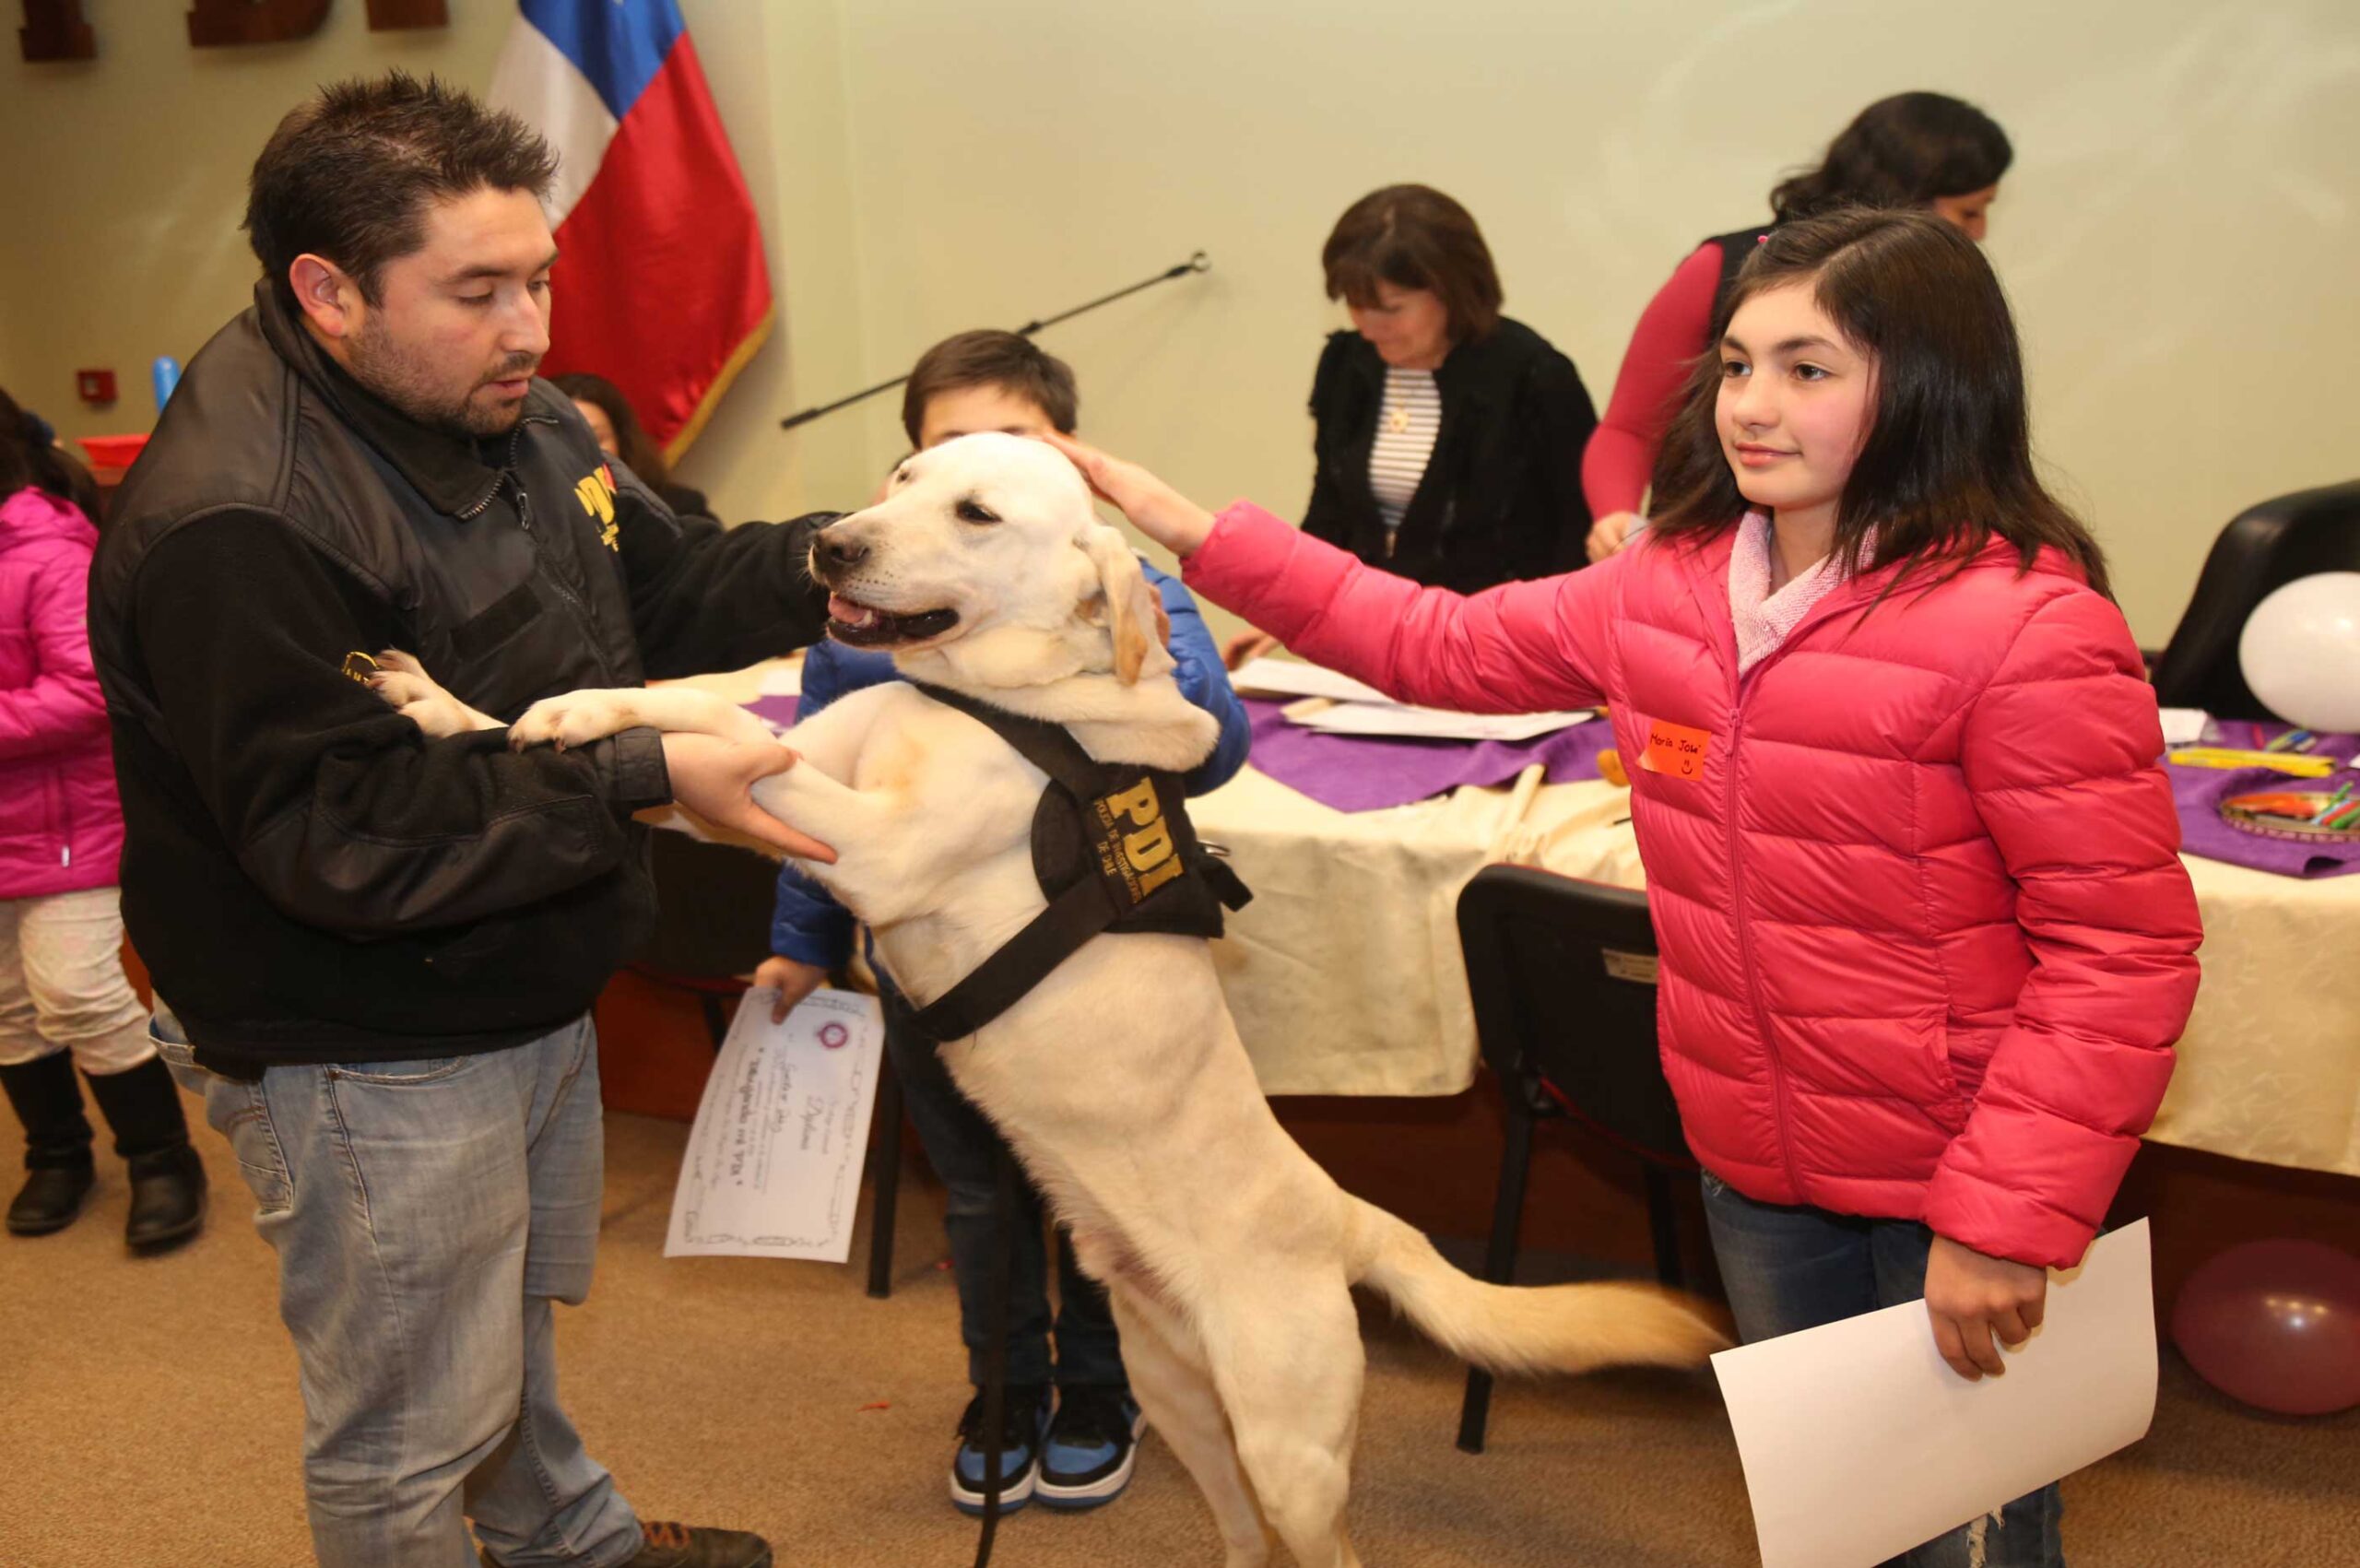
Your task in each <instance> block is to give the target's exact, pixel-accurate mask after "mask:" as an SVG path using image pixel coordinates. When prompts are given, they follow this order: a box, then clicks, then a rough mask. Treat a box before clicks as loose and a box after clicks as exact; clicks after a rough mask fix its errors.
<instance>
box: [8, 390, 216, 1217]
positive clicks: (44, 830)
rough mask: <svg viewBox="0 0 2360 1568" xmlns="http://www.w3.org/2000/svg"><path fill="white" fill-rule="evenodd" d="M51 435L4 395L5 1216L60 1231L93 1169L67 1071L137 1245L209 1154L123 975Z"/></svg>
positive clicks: (90, 544) (109, 842) (80, 554)
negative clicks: (95, 1127)
mask: <svg viewBox="0 0 2360 1568" xmlns="http://www.w3.org/2000/svg"><path fill="white" fill-rule="evenodd" d="M53 442H54V438H53V436H52V434H51V432H50V430H49V427H48V426H47V425H45V424H43V423H41V421H40V420H39V419H35V418H33V417H31V416H30V415H28V414H26V413H24V412H23V411H22V410H20V409H19V408H18V407H17V405H16V403H15V401H14V400H12V399H11V398H10V397H9V396H8V395H7V394H6V393H5V392H0V1089H5V1090H6V1093H7V1097H8V1102H9V1104H10V1105H12V1106H13V1107H14V1108H15V1110H16V1113H17V1119H18V1121H19V1122H21V1123H23V1124H24V1129H25V1168H26V1175H25V1185H24V1186H23V1188H22V1189H21V1190H19V1191H18V1193H17V1195H16V1198H15V1201H13V1202H12V1203H10V1204H9V1206H8V1216H7V1227H8V1230H9V1232H10V1233H11V1234H14V1235H19V1236H39V1235H46V1234H48V1233H49V1232H53V1231H62V1230H64V1229H65V1227H66V1226H67V1225H69V1224H71V1223H73V1221H74V1217H75V1216H76V1215H77V1214H78V1213H79V1212H81V1208H82V1202H83V1199H84V1198H86V1197H89V1192H90V1188H91V1186H92V1185H94V1183H95V1182H96V1180H97V1165H96V1161H94V1160H93V1159H92V1157H91V1151H90V1145H91V1134H90V1123H89V1118H88V1117H87V1116H85V1115H84V1114H83V1110H82V1091H81V1089H80V1088H79V1087H78V1086H77V1084H76V1082H75V1078H74V1073H75V1068H77V1067H79V1068H80V1069H81V1072H82V1076H83V1078H84V1079H87V1080H88V1081H89V1086H90V1094H91V1096H92V1098H94V1099H95V1100H97V1101H98V1103H99V1111H100V1114H101V1115H103V1116H104V1117H105V1119H106V1123H107V1126H109V1127H110V1128H111V1129H112V1131H113V1133H114V1146H115V1152H116V1153H117V1154H119V1155H121V1156H122V1157H123V1158H124V1161H126V1162H127V1163H128V1164H129V1165H130V1167H131V1212H130V1218H129V1220H127V1221H126V1224H125V1228H124V1237H125V1239H126V1240H127V1241H128V1242H129V1243H130V1244H132V1245H133V1246H135V1247H137V1248H140V1249H142V1250H147V1249H150V1248H154V1247H160V1246H163V1245H167V1244H171V1243H173V1242H177V1241H180V1240H182V1239H183V1238H185V1237H187V1236H189V1235H192V1234H194V1233H195V1231H196V1230H197V1228H198V1226H199V1225H201V1224H202V1223H203V1222H204V1219H205V1167H204V1165H203V1164H202V1163H201V1162H200V1161H198V1159H197V1156H196V1150H195V1149H193V1148H191V1147H190V1145H189V1141H188V1122H187V1120H186V1118H185V1117H184V1116H183V1114H182V1110H181V1097H180V1091H179V1090H178V1089H177V1088H176V1087H174V1085H173V1083H172V1077H171V1071H170V1070H169V1069H168V1068H167V1067H165V1066H164V1063H163V1060H162V1058H160V1057H159V1056H158V1055H156V1046H155V1043H154V1042H153V1041H151V1040H150V1039H149V1038H148V1012H147V1009H146V1008H142V1007H141V1006H140V1005H139V998H138V996H136V995H135V994H134V993H133V991H132V989H131V983H130V982H129V981H128V980H126V979H125V978H124V973H123V957H122V954H123V912H122V904H121V897H122V894H121V890H120V889H119V888H117V886H116V885H115V884H116V876H117V866H118V863H119V862H120V860H121V858H122V855H123V807H122V805H121V803H120V802H119V801H117V799H116V798H115V788H114V758H113V752H112V748H111V747H110V745H109V742H108V737H107V710H106V703H105V701H104V700H103V699H101V698H100V694H99V680H98V676H97V674H96V672H95V671H94V670H93V669H92V668H91V666H90V638H89V630H88V628H87V626H86V625H85V609H84V604H85V594H86V584H88V582H89V575H90V557H91V554H92V552H93V551H94V550H96V548H98V541H99V535H98V530H97V529H96V528H94V527H92V526H91V525H90V521H89V517H88V516H86V515H85V514H84V511H83V508H82V506H81V505H80V504H79V503H78V502H77V500H76V499H75V491H76V489H77V485H76V477H77V475H76V470H75V467H74V466H72V465H71V463H70V461H69V460H67V459H66V458H65V454H64V453H62V452H60V451H58V450H57V448H56V446H55V445H54V443H53ZM82 477H83V479H84V481H85V482H87V476H82Z"/></svg>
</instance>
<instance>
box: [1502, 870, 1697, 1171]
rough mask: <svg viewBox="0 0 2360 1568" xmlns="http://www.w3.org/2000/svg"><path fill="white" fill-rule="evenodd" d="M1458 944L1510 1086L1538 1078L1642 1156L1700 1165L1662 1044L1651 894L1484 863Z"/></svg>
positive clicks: (1577, 1113)
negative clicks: (1685, 1133) (1685, 1131)
mask: <svg viewBox="0 0 2360 1568" xmlns="http://www.w3.org/2000/svg"><path fill="white" fill-rule="evenodd" d="M1458 940H1459V945H1460V947H1461V948H1462V949H1464V951H1465V953H1466V957H1467V981H1468V986H1469V991H1470V992H1471V994H1472V996H1473V998H1474V1002H1475V1031H1476V1034H1477V1036H1478V1037H1479V1038H1480V1040H1481V1043H1482V1049H1483V1059H1484V1060H1485V1061H1487V1062H1489V1063H1490V1064H1491V1067H1492V1070H1493V1072H1496V1073H1498V1074H1499V1075H1500V1077H1501V1079H1503V1081H1504V1082H1505V1083H1506V1084H1507V1085H1508V1086H1509V1090H1510V1091H1511V1092H1516V1091H1517V1089H1518V1087H1519V1086H1520V1085H1522V1084H1525V1083H1528V1082H1529V1081H1531V1080H1533V1079H1539V1080H1540V1082H1542V1083H1544V1084H1546V1085H1547V1086H1549V1087H1550V1088H1551V1089H1552V1090H1554V1091H1555V1092H1556V1096H1557V1098H1558V1099H1560V1100H1561V1101H1562V1102H1563V1103H1564V1105H1565V1107H1566V1109H1567V1110H1568V1111H1570V1112H1572V1113H1573V1114H1575V1116H1576V1117H1578V1118H1579V1119H1580V1120H1582V1121H1585V1122H1587V1123H1589V1124H1590V1125H1591V1126H1594V1127H1596V1128H1598V1129H1599V1131H1600V1132H1602V1133H1604V1134H1605V1135H1606V1136H1607V1137H1608V1138H1611V1139H1613V1140H1614V1141H1615V1142H1618V1143H1620V1144H1622V1145H1623V1146H1624V1147H1626V1148H1628V1149H1631V1150H1632V1151H1633V1152H1634V1153H1637V1154H1639V1155H1642V1156H1644V1157H1645V1158H1646V1159H1649V1160H1653V1161H1656V1162H1657V1163H1658V1164H1663V1165H1670V1166H1675V1167H1678V1168H1681V1169H1693V1168H1694V1165H1695V1161H1693V1159H1692V1158H1691V1157H1690V1155H1689V1153H1688V1146H1687V1141H1686V1139H1685V1138H1682V1137H1681V1130H1680V1111H1679V1109H1678V1107H1677V1106H1675V1105H1674V1104H1673V1103H1672V1098H1671V1087H1670V1085H1669V1084H1667V1083H1666V1082H1664V1077H1663V1064H1662V1061H1661V1058H1660V1057H1659V1056H1658V1055H1657V1050H1656V934H1655V925H1654V923H1653V922H1652V921H1651V920H1650V919H1649V918H1648V915H1647V897H1646V894H1645V893H1641V892H1635V891H1633V890H1631V889H1628V888H1610V887H1606V886H1604V885H1602V884H1599V883H1596V882H1582V881H1576V880H1575V879H1574V878H1570V877H1560V876H1556V875H1555V874H1553V873H1552V872H1547V871H1536V870H1534V869H1532V868H1530V867H1524V866H1487V867H1484V868H1483V869H1482V870H1481V871H1479V872H1477V873H1476V874H1475V877H1474V879H1473V880H1471V881H1469V883H1468V884H1467V887H1466V890H1464V891H1463V892H1461V893H1460V894H1459V895H1458Z"/></svg>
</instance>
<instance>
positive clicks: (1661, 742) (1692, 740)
mask: <svg viewBox="0 0 2360 1568" xmlns="http://www.w3.org/2000/svg"><path fill="white" fill-rule="evenodd" d="M1712 741H1713V737H1712V735H1711V734H1710V732H1708V731H1705V730H1701V729H1691V728H1689V727H1688V726H1687V725H1675V724H1668V723H1666V722H1665V721H1663V720H1662V719H1649V720H1648V721H1647V750H1646V756H1644V757H1642V758H1641V759H1640V760H1639V765H1640V766H1641V767H1643V768H1645V769H1646V771H1647V772H1651V773H1670V775H1672V776H1673V777H1674V778H1681V779H1695V778H1702V777H1704V775H1705V752H1706V750H1707V749H1710V747H1711V746H1712Z"/></svg>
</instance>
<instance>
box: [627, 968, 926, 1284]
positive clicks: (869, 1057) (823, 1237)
mask: <svg viewBox="0 0 2360 1568" xmlns="http://www.w3.org/2000/svg"><path fill="white" fill-rule="evenodd" d="M777 995H778V993H777V992H775V991H773V990H770V989H767V988H764V989H760V990H753V991H749V992H747V993H746V997H745V1000H744V1001H742V1002H740V1003H739V1004H738V1006H737V1018H736V1019H735V1020H733V1021H732V1022H731V1023H730V1025H729V1034H728V1037H727V1039H726V1040H725V1041H724V1042H723V1043H722V1046H721V1055H720V1056H719V1057H718V1058H716V1059H715V1060H714V1064H713V1073H712V1075H711V1076H710V1077H708V1078H707V1079H705V1082H704V1099H703V1101H702V1102H701V1103H699V1105H698V1106H697V1121H696V1126H694V1127H693V1128H692V1129H690V1133H689V1148H688V1152H687V1153H686V1154H685V1155H683V1156H682V1157H681V1160H680V1185H678V1187H676V1188H674V1189H673V1193H672V1229H671V1232H670V1234H669V1235H667V1237H666V1239H665V1242H664V1256H667V1257H697V1256H711V1255H714V1254H722V1253H727V1254H736V1255H740V1256H749V1257H800V1258H809V1259H812V1260H815V1261H817V1262H821V1263H842V1262H844V1259H845V1258H846V1257H847V1256H850V1255H851V1252H852V1221H853V1213H854V1210H855V1208H858V1206H859V1201H860V1168H861V1164H862V1162H863V1161H865V1160H866V1159H867V1154H868V1117H869V1112H870V1110H871V1109H872V1108H873V1107H874V1106H875V1104H876V1102H877V1074H878V1063H879V1057H880V1055H882V1053H883V1050H884V1044H885V1025H884V1020H883V1019H882V1017H881V1016H880V1015H879V1012H878V1008H877V999H876V998H875V997H873V996H858V995H855V993H853V992H850V991H832V990H820V991H814V992H813V993H811V995H810V996H808V997H807V998H805V1000H804V1002H803V1004H802V1005H801V1006H800V1007H798V1008H796V1009H795V1010H794V1011H793V1012H791V1013H789V1014H787V1015H786V1021H785V1023H777V1024H774V1023H773V1022H771V1003H772V1001H773V998H775V997H776V996H777Z"/></svg>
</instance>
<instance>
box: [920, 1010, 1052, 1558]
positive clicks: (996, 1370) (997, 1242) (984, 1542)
mask: <svg viewBox="0 0 2360 1568" xmlns="http://www.w3.org/2000/svg"><path fill="white" fill-rule="evenodd" d="M937 1049H940V1047H939V1046H937ZM992 1185H993V1189H994V1191H995V1194H996V1196H995V1197H994V1198H993V1200H992V1207H993V1209H994V1214H993V1224H992V1267H991V1273H990V1275H989V1277H988V1279H987V1280H986V1282H985V1289H986V1293H988V1294H989V1296H990V1297H991V1314H990V1318H991V1321H990V1326H989V1329H988V1332H989V1334H990V1336H991V1340H990V1343H989V1344H988V1345H987V1346H986V1347H985V1351H984V1523H983V1530H982V1533H981V1534H980V1535H979V1536H978V1537H977V1538H976V1540H975V1568H989V1564H990V1562H991V1560H992V1541H993V1539H994V1538H995V1537H997V1535H998V1534H999V1514H1000V1508H999V1494H1000V1489H1001V1485H1002V1482H1003V1480H1004V1478H1003V1477H1002V1476H1001V1474H1000V1437H1001V1429H1002V1427H1003V1426H1004V1424H1005V1422H1006V1420H1007V1414H1008V1317H1009V1296H1010V1294H1011V1292H1012V1290H1013V1287H1014V1282H1015V1280H1014V1277H1015V1273H1016V1267H1015V1263H1016V1156H1015V1155H1014V1154H1012V1153H1010V1152H1009V1147H1008V1143H1007V1140H1006V1139H1004V1138H996V1139H994V1140H993V1148H992ZM1040 1445H1041V1444H1040V1438H1039V1437H1038V1435H1037V1434H1036V1435H1035V1436H1034V1438H1033V1440H1032V1446H1033V1448H1034V1449H1035V1450H1036V1452H1035V1454H1034V1461H1033V1462H1034V1463H1035V1464H1037V1463H1039V1455H1038V1453H1037V1450H1038V1449H1039V1447H1040Z"/></svg>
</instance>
